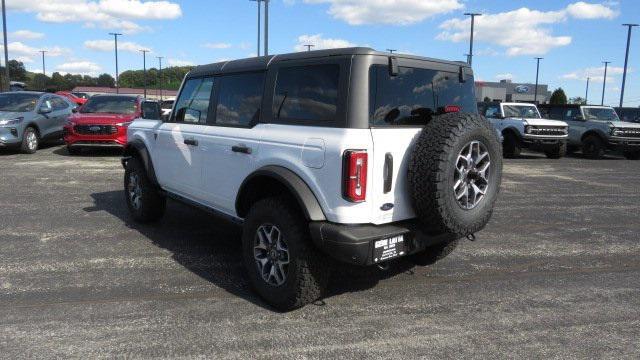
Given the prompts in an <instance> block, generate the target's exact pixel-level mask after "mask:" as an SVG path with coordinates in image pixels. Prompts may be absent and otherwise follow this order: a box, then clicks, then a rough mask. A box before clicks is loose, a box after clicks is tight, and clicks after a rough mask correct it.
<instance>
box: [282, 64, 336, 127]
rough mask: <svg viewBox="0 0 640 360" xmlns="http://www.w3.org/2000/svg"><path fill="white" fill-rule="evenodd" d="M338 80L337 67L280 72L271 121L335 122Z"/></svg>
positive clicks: (299, 68) (318, 66) (308, 67)
mask: <svg viewBox="0 0 640 360" xmlns="http://www.w3.org/2000/svg"><path fill="white" fill-rule="evenodd" d="M339 78H340V66H339V65H311V66H298V67H290V68H282V69H280V70H279V71H278V78H277V81H276V89H275V96H274V98H273V117H274V119H276V120H278V119H280V120H303V121H310V122H311V121H321V122H330V121H334V120H335V118H336V115H337V111H338V110H337V109H338V85H339Z"/></svg>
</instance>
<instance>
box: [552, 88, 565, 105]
mask: <svg viewBox="0 0 640 360" xmlns="http://www.w3.org/2000/svg"><path fill="white" fill-rule="evenodd" d="M549 103H550V104H552V105H564V104H566V103H567V94H565V93H564V90H562V88H557V89H555V90H554V91H553V94H551V99H549Z"/></svg>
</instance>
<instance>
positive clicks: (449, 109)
mask: <svg viewBox="0 0 640 360" xmlns="http://www.w3.org/2000/svg"><path fill="white" fill-rule="evenodd" d="M444 112H445V113H457V112H460V106H457V105H447V106H445V107H444Z"/></svg>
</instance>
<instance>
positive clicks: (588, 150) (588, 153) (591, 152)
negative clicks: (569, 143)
mask: <svg viewBox="0 0 640 360" xmlns="http://www.w3.org/2000/svg"><path fill="white" fill-rule="evenodd" d="M604 150H605V146H604V142H602V140H600V138H599V137H598V136H596V135H589V136H587V137H586V138H584V140H582V155H584V156H585V157H587V158H589V159H594V160H597V159H602V157H603V156H604Z"/></svg>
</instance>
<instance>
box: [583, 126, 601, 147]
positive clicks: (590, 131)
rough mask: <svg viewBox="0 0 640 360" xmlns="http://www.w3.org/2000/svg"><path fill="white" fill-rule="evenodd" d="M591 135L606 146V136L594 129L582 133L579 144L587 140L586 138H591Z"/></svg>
mask: <svg viewBox="0 0 640 360" xmlns="http://www.w3.org/2000/svg"><path fill="white" fill-rule="evenodd" d="M591 135H595V136H597V137H598V138H599V139H600V140H601V141H602V143H603V144H607V143H608V141H607V135H606V134H605V133H604V132H603V131H601V130H595V129H591V130H587V131H585V132H584V134H582V136H581V137H580V142H582V141H584V139H586V138H587V136H591Z"/></svg>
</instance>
